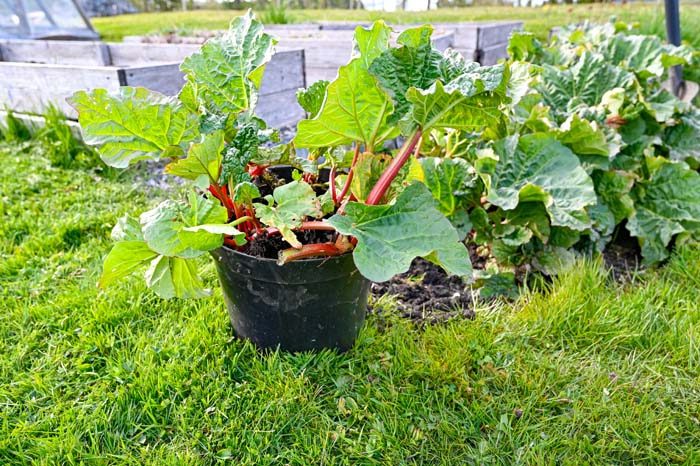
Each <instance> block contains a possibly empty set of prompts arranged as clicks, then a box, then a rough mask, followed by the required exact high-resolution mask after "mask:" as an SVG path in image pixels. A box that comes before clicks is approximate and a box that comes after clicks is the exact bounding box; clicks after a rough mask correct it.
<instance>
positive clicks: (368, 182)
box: [350, 152, 390, 202]
mask: <svg viewBox="0 0 700 466" xmlns="http://www.w3.org/2000/svg"><path fill="white" fill-rule="evenodd" d="M389 162H390V159H389V158H388V157H384V156H382V155H375V154H371V153H369V152H363V153H361V154H359V155H358V157H357V162H356V164H355V168H353V171H354V175H353V178H352V181H351V183H350V191H351V192H352V194H354V196H355V198H356V199H357V200H358V201H361V202H364V201H365V200H366V199H367V196H369V193H370V192H371V191H372V188H373V187H374V185H375V184H376V183H377V181H378V180H379V177H380V176H382V173H383V172H384V170H385V169H386V167H387V165H388V164H389Z"/></svg>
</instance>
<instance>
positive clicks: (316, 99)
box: [297, 79, 330, 118]
mask: <svg viewBox="0 0 700 466" xmlns="http://www.w3.org/2000/svg"><path fill="white" fill-rule="evenodd" d="M329 84H330V82H329V81H326V80H324V79H321V80H319V81H316V82H315V83H313V84H312V85H310V86H309V87H308V88H307V89H299V90H298V91H297V102H299V105H301V108H303V109H304V110H305V111H306V113H308V114H309V118H314V117H315V116H316V115H318V112H320V111H321V107H322V106H323V99H325V98H326V89H328V85H329Z"/></svg>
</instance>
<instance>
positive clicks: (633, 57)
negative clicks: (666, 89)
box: [601, 34, 690, 79]
mask: <svg viewBox="0 0 700 466" xmlns="http://www.w3.org/2000/svg"><path fill="white" fill-rule="evenodd" d="M601 51H603V53H604V54H605V56H606V57H607V59H608V61H609V62H610V63H612V64H613V65H619V66H622V67H623V68H626V69H628V70H630V71H632V72H634V73H635V74H636V75H637V76H639V78H640V79H648V78H650V77H657V78H658V77H661V76H662V75H663V74H664V72H665V70H666V68H667V67H668V66H671V65H680V64H687V60H688V59H689V58H690V57H689V55H688V52H687V50H685V49H684V48H681V47H675V46H673V45H670V44H664V43H663V42H662V41H661V39H660V38H659V37H657V36H640V35H625V34H616V35H614V36H612V37H610V38H609V39H608V40H606V41H604V42H603V43H602V44H601Z"/></svg>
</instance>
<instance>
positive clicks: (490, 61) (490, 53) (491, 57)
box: [477, 42, 508, 66]
mask: <svg viewBox="0 0 700 466" xmlns="http://www.w3.org/2000/svg"><path fill="white" fill-rule="evenodd" d="M507 57H508V42H504V43H502V44H498V45H493V46H491V47H487V48H485V49H483V50H479V52H478V60H477V61H478V62H479V63H480V64H481V65H483V66H488V65H495V64H496V63H498V60H500V59H501V58H507Z"/></svg>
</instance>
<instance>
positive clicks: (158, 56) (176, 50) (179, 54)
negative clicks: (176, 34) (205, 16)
mask: <svg viewBox="0 0 700 466" xmlns="http://www.w3.org/2000/svg"><path fill="white" fill-rule="evenodd" d="M106 46H107V48H108V50H109V57H110V64H111V65H113V66H140V65H148V64H151V63H171V62H181V61H182V60H184V59H185V58H187V57H188V56H190V55H192V54H193V53H194V52H196V51H197V50H199V49H200V48H201V46H200V45H195V44H133V43H111V42H110V43H107V44H106Z"/></svg>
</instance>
